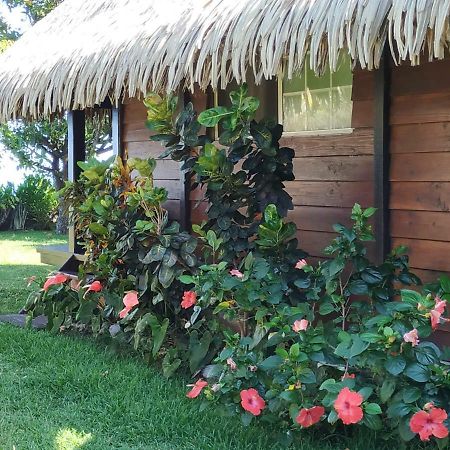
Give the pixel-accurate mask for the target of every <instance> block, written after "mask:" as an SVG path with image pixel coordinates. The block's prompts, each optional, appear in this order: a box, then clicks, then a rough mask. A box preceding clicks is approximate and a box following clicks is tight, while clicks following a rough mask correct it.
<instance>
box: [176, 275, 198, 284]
mask: <svg viewBox="0 0 450 450" xmlns="http://www.w3.org/2000/svg"><path fill="white" fill-rule="evenodd" d="M178 279H179V280H180V281H181V282H182V283H183V284H194V278H192V277H191V276H190V275H181V276H179V277H178Z"/></svg>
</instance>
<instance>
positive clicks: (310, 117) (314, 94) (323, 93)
mask: <svg viewBox="0 0 450 450" xmlns="http://www.w3.org/2000/svg"><path fill="white" fill-rule="evenodd" d="M306 100H307V109H306V123H307V128H306V129H307V130H308V131H314V130H329V129H330V128H331V97H330V89H329V88H327V89H316V90H309V89H308V91H307V95H306Z"/></svg>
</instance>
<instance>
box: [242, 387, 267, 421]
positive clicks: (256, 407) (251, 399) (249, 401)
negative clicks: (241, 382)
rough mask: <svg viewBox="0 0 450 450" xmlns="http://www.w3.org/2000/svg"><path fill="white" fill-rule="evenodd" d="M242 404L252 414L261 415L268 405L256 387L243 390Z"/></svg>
mask: <svg viewBox="0 0 450 450" xmlns="http://www.w3.org/2000/svg"><path fill="white" fill-rule="evenodd" d="M241 405H242V407H243V408H244V409H245V410H246V411H248V412H249V413H250V414H253V415H254V416H259V415H260V414H261V411H262V410H263V409H264V408H265V407H266V402H265V401H264V399H263V398H262V397H261V396H260V395H259V394H258V391H257V390H256V389H253V388H251V389H247V390H245V389H244V390H243V391H241Z"/></svg>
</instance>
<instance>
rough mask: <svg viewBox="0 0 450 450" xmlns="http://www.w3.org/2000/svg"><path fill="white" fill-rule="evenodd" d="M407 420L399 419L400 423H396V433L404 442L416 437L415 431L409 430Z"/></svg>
mask: <svg viewBox="0 0 450 450" xmlns="http://www.w3.org/2000/svg"><path fill="white" fill-rule="evenodd" d="M409 421H410V419H405V420H400V423H399V424H398V434H399V435H400V438H401V439H402V440H403V441H405V442H409V441H411V440H413V439H414V438H415V437H416V433H413V432H412V431H411V428H410V426H409Z"/></svg>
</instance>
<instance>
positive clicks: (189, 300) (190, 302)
mask: <svg viewBox="0 0 450 450" xmlns="http://www.w3.org/2000/svg"><path fill="white" fill-rule="evenodd" d="M196 303H197V294H196V293H195V292H194V291H185V292H184V294H183V299H182V301H181V307H182V308H184V309H188V308H190V307H191V306H194V305H195V304H196Z"/></svg>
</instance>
